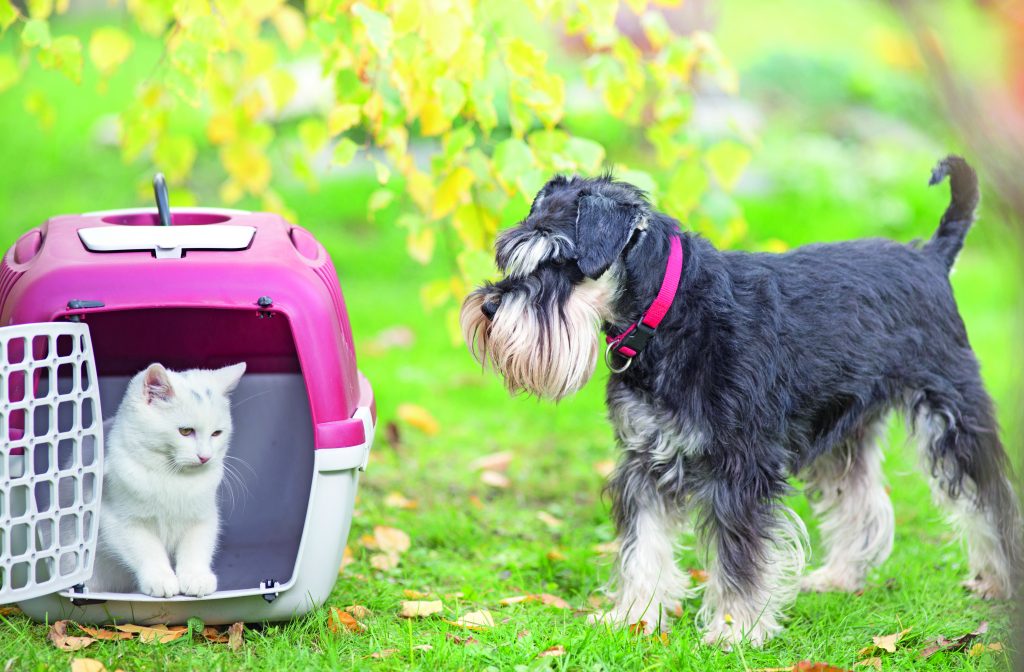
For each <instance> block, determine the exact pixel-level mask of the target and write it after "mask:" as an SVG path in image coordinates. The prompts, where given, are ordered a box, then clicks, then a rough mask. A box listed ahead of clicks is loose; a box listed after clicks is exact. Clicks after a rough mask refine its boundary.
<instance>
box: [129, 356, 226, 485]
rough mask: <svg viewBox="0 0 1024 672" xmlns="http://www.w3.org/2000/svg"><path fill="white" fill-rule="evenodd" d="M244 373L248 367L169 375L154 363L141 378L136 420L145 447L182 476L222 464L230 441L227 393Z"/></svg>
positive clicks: (166, 370)
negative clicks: (158, 455) (145, 437)
mask: <svg viewBox="0 0 1024 672" xmlns="http://www.w3.org/2000/svg"><path fill="white" fill-rule="evenodd" d="M243 373H245V363H241V364H235V365H234V366H226V367H224V368H222V369H216V370H213V371H210V370H205V369H190V370H188V371H169V370H168V369H165V368H164V367H163V366H162V365H160V364H151V365H150V366H149V368H147V369H146V370H145V371H144V372H143V373H142V374H140V376H141V389H139V388H135V389H134V390H132V389H130V390H129V394H133V393H134V394H137V395H140V396H141V399H137V400H136V401H141V404H138V405H137V406H136V408H137V409H138V411H139V414H138V415H139V416H140V417H137V418H136V420H137V421H138V422H139V423H144V424H145V425H146V426H145V427H136V428H135V429H137V430H140V431H144V432H145V433H146V434H148V436H147V440H146V442H145V444H146V445H147V446H149V447H150V450H154V451H156V452H158V453H161V454H163V456H164V457H165V459H166V460H167V463H168V465H169V466H171V467H172V468H174V469H175V470H178V471H201V470H206V469H210V468H216V467H219V466H220V465H221V464H222V463H223V458H224V454H225V453H226V452H227V449H228V445H229V443H230V440H231V429H232V426H231V401H230V399H229V394H230V393H231V391H232V390H234V389H235V387H236V386H237V385H238V382H239V380H241V378H242V374H243Z"/></svg>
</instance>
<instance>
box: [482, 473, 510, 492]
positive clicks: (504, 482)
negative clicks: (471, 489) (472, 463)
mask: <svg viewBox="0 0 1024 672" xmlns="http://www.w3.org/2000/svg"><path fill="white" fill-rule="evenodd" d="M480 481H481V482H483V484H484V485H489V486H491V487H492V488H501V489H505V488H507V487H509V486H510V485H512V481H510V480H509V478H508V476H506V475H505V474H503V473H501V472H498V471H484V472H481V474H480Z"/></svg>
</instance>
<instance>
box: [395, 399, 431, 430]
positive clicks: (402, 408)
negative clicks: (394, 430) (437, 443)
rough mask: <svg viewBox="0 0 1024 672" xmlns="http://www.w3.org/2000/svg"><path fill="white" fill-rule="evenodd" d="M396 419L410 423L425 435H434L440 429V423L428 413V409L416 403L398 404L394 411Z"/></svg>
mask: <svg viewBox="0 0 1024 672" xmlns="http://www.w3.org/2000/svg"><path fill="white" fill-rule="evenodd" d="M396 414H397V415H398V419H399V420H401V421H402V422H404V423H405V424H407V425H411V426H412V427H415V428H416V429H418V430H420V431H421V432H423V433H424V434H426V435H427V436H435V435H436V434H438V433H439V432H440V431H441V425H440V424H439V423H438V422H437V420H435V419H434V416H432V415H431V414H430V411H428V410H427V409H425V408H423V407H422V406H417V405H416V404H399V405H398V409H397V411H396Z"/></svg>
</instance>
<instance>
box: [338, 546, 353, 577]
mask: <svg viewBox="0 0 1024 672" xmlns="http://www.w3.org/2000/svg"><path fill="white" fill-rule="evenodd" d="M355 561H356V559H355V557H353V556H352V549H351V548H349V547H348V546H346V547H345V551H344V552H343V553H342V554H341V566H340V567H338V574H341V573H342V572H344V571H345V568H346V567H348V566H349V565H351V564H352V563H353V562H355Z"/></svg>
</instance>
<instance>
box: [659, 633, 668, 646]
mask: <svg viewBox="0 0 1024 672" xmlns="http://www.w3.org/2000/svg"><path fill="white" fill-rule="evenodd" d="M658 639H660V640H661V644H662V646H668V645H669V644H670V642H669V640H668V633H667V632H662V633H661V634H659V635H658Z"/></svg>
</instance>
